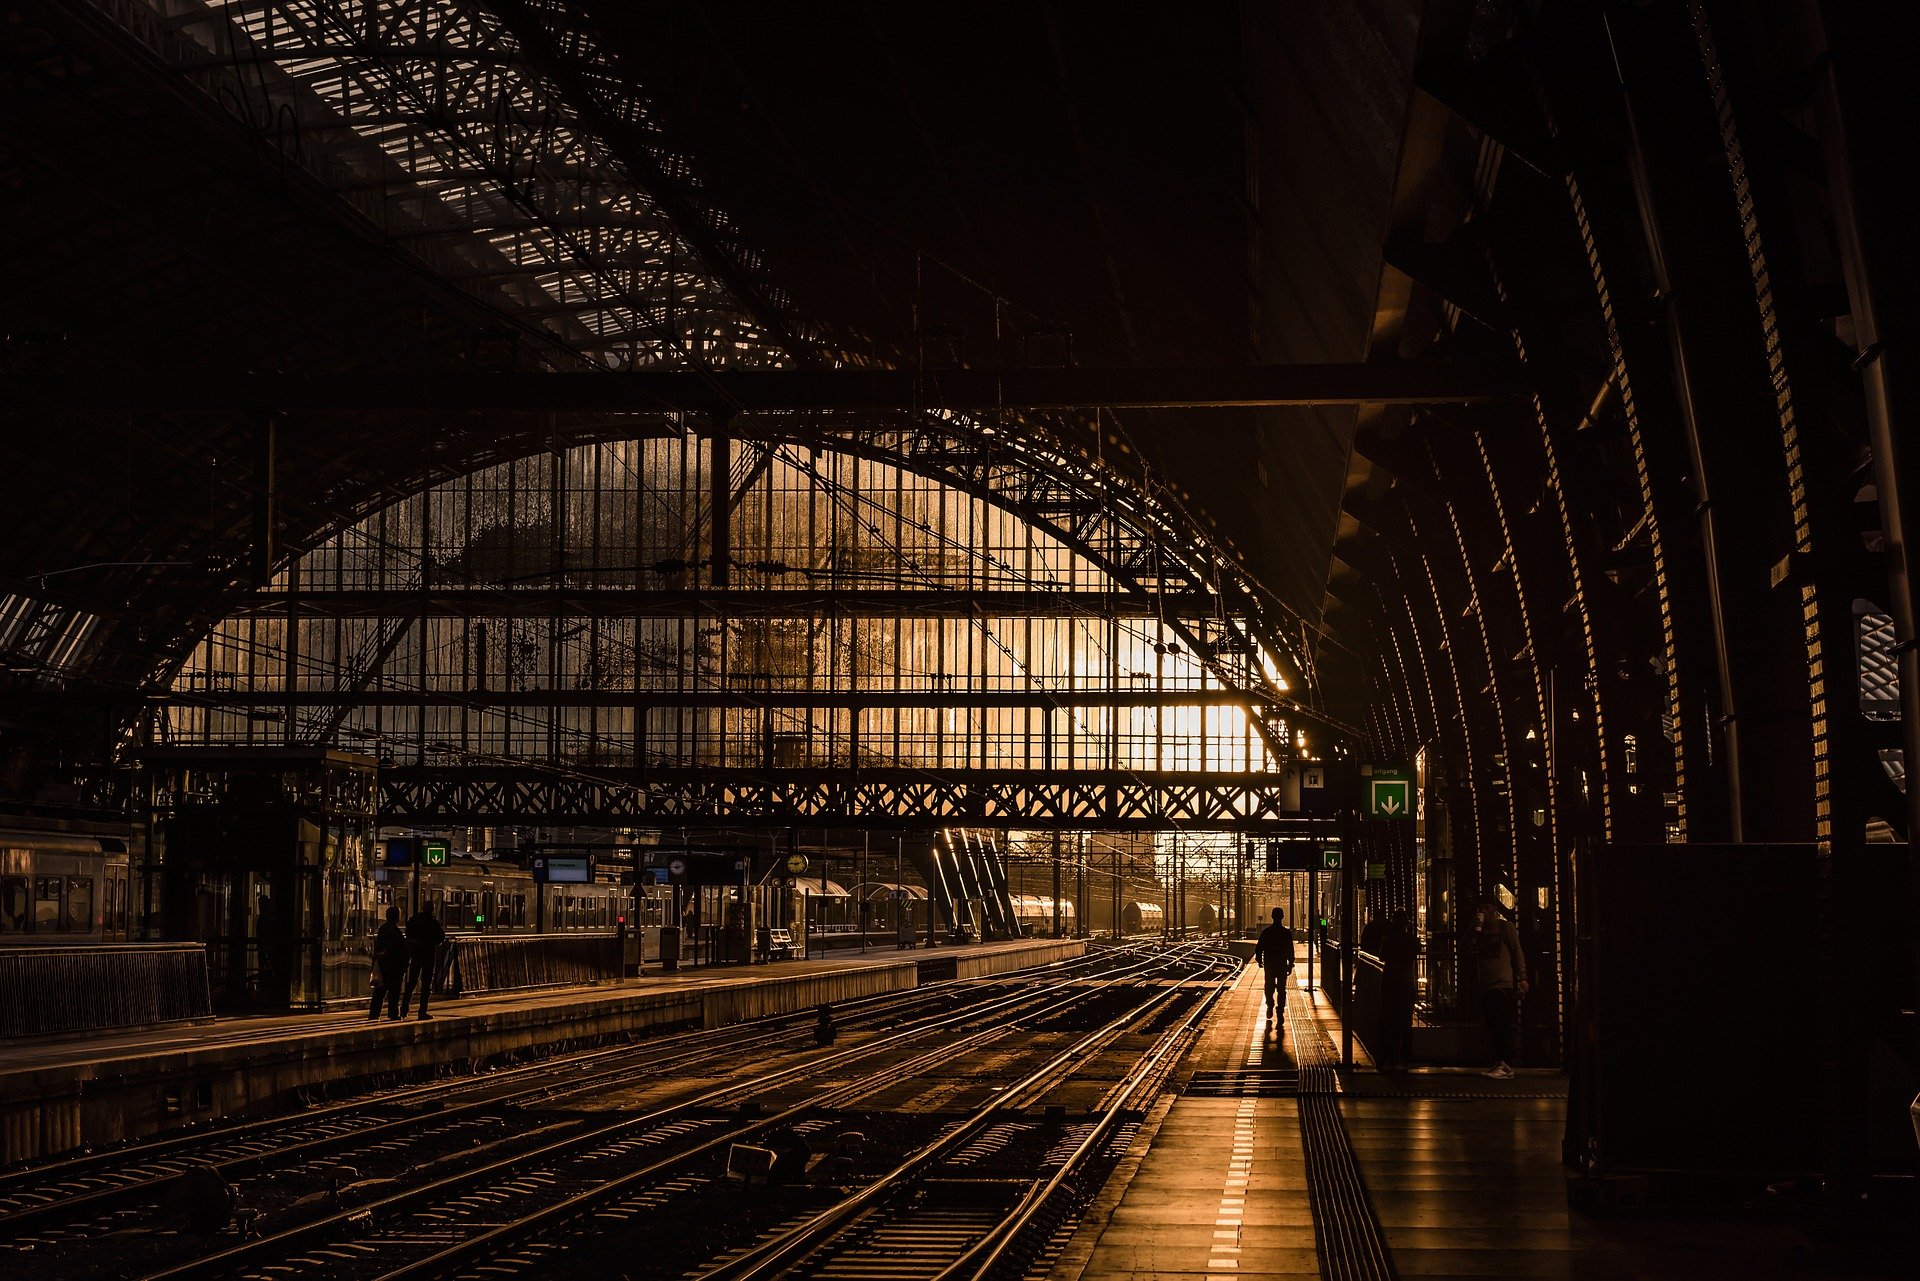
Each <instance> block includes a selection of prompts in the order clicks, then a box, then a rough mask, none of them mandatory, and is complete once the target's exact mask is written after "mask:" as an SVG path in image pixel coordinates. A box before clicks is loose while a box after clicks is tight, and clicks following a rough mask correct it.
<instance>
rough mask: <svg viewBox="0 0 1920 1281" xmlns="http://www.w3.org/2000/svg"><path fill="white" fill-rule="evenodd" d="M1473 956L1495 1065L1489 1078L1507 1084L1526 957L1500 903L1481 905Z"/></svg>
mask: <svg viewBox="0 0 1920 1281" xmlns="http://www.w3.org/2000/svg"><path fill="white" fill-rule="evenodd" d="M1473 955H1474V961H1475V963H1476V964H1477V966H1478V968H1479V971H1480V1013H1481V1015H1482V1016H1483V1017H1484V1018H1485V1019H1486V1021H1487V1035H1488V1037H1489V1038H1490V1039H1491V1040H1492V1042H1493V1066H1492V1067H1491V1068H1489V1069H1487V1075H1488V1076H1490V1077H1493V1078H1494V1079H1495V1080H1498V1081H1504V1080H1507V1079H1508V1078H1510V1077H1511V1076H1512V1075H1513V1060H1514V1049H1513V1033H1514V1026H1515V1024H1517V1023H1518V1022H1519V1021H1520V1004H1519V1002H1520V998H1521V997H1523V996H1525V995H1526V994H1527V958H1526V957H1525V956H1524V955H1523V954H1522V953H1521V951H1520V931H1518V930H1516V929H1515V928H1514V927H1513V922H1512V921H1509V920H1508V919H1507V918H1506V916H1505V915H1504V914H1502V912H1501V911H1500V905H1499V904H1498V903H1494V902H1491V901H1489V902H1486V903H1482V904H1481V905H1480V916H1479V920H1478V921H1476V922H1475V925H1474V932H1473Z"/></svg>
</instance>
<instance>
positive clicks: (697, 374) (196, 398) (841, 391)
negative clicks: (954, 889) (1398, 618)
mask: <svg viewBox="0 0 1920 1281" xmlns="http://www.w3.org/2000/svg"><path fill="white" fill-rule="evenodd" d="M1518 389H1519V387H1518V383H1517V381H1516V379H1515V376H1514V374H1513V372H1512V371H1511V370H1510V369H1508V368H1506V367H1503V366H1499V365H1489V364H1469V363H1465V362H1453V361H1444V360H1406V361H1394V360H1381V361H1372V362H1367V363H1357V364H1297V365H1220V366H1213V367H1204V368H1130V369H937V370H935V369H920V370H912V369H731V370H720V371H713V372H707V371H700V370H689V369H648V370H636V371H633V372H630V373H605V374H601V373H480V372H475V373H444V372H431V371H422V372H420V373H414V374H332V375H329V374H316V375H296V374H249V373H236V372H232V371H215V370H179V371H168V372H161V373H146V374H141V373H114V374H111V375H108V374H104V373H102V372H100V371H85V372H79V373H72V374H52V375H49V374H18V375H13V376H10V377H6V378H0V400H3V401H4V402H5V403H7V404H8V405H10V406H13V407H14V408H16V409H18V408H25V407H32V408H34V409H36V410H40V411H42V412H64V411H74V410H80V411H100V412H113V413H139V412H167V411H195V412H211V413H221V412H234V413H328V414H338V413H363V412H382V411H392V412H401V413H407V414H423V413H427V414H432V413H445V414H475V413H490V414H497V413H597V414H605V413H658V412H661V411H669V410H678V411H683V412H688V413H699V414H704V415H709V416H712V417H717V418H730V417H733V416H734V415H736V414H743V413H746V414H751V413H760V412H769V413H777V412H783V411H814V412H834V411H851V412H860V411H866V412H874V411H889V410H917V409H951V410H992V409H1093V408H1113V409H1202V408H1206V409H1234V408H1240V409H1244V408H1257V407H1264V406H1276V405H1360V404H1383V405H1432V404H1452V405H1457V404H1476V403H1481V402H1486V401H1494V400H1501V399H1505V398H1506V397H1508V396H1510V395H1513V394H1514V393H1515V392H1516V391H1517V390H1518Z"/></svg>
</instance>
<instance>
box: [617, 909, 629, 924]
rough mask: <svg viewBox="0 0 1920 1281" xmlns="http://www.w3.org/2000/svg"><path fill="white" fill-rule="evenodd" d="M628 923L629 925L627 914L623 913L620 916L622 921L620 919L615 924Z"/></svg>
mask: <svg viewBox="0 0 1920 1281" xmlns="http://www.w3.org/2000/svg"><path fill="white" fill-rule="evenodd" d="M626 923H627V914H626V913H625V912H622V913H621V914H620V919H619V920H618V921H616V922H615V924H617V925H625V924H626Z"/></svg>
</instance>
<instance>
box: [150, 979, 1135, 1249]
mask: <svg viewBox="0 0 1920 1281" xmlns="http://www.w3.org/2000/svg"><path fill="white" fill-rule="evenodd" d="M1150 964H1151V962H1150V961H1148V962H1142V963H1141V964H1139V965H1136V966H1133V967H1131V968H1129V969H1125V970H1122V971H1121V974H1120V975H1119V976H1116V977H1115V978H1114V979H1113V980H1110V981H1118V979H1119V977H1124V975H1125V974H1128V973H1131V972H1132V970H1134V969H1141V968H1146V967H1147V966H1149V965H1150ZM1079 981H1080V980H1078V979H1067V980H1064V981H1061V982H1058V983H1052V984H1048V985H1044V986H1039V987H1034V988H1030V989H1027V990H1025V991H1022V992H1019V993H1016V994H1013V995H1010V996H1005V997H1000V998H997V999H994V1000H989V1001H987V1002H985V1003H983V1004H981V1005H977V1006H970V1007H967V1008H966V1009H963V1010H960V1011H956V1012H954V1013H952V1014H947V1015H941V1016H938V1017H935V1018H930V1019H925V1020H921V1021H919V1022H916V1023H913V1024H909V1025H906V1026H903V1027H901V1028H899V1029H898V1030H897V1031H895V1032H892V1033H890V1034H887V1035H884V1036H881V1037H878V1038H876V1039H874V1040H872V1041H867V1042H863V1043H862V1044H861V1045H858V1046H854V1047H851V1048H849V1049H846V1050H842V1051H838V1052H835V1053H833V1054H828V1055H824V1056H818V1057H812V1058H809V1059H807V1060H805V1061H803V1062H801V1063H797V1064H793V1065H790V1066H788V1067H785V1068H781V1069H777V1070H775V1071H773V1072H768V1073H763V1074H761V1075H759V1076H756V1077H753V1078H749V1079H747V1080H745V1081H737V1082H733V1083H730V1084H727V1085H724V1086H720V1087H717V1088H715V1089H713V1090H708V1091H705V1092H703V1093H701V1094H698V1095H695V1096H693V1097H691V1098H687V1099H682V1100H680V1101H678V1102H676V1103H673V1104H669V1105H667V1106H665V1107H662V1108H658V1109H655V1110H654V1111H652V1112H649V1113H646V1114H645V1115H642V1116H639V1117H629V1118H625V1119H622V1120H619V1121H615V1122H611V1123H609V1124H606V1125H601V1126H596V1127H594V1128H593V1129H591V1130H586V1131H581V1132H578V1133H575V1134H571V1135H568V1136H567V1137H565V1138H563V1139H560V1140H558V1141H556V1142H554V1143H550V1144H547V1145H545V1146H543V1147H540V1148H536V1149H533V1150H531V1151H526V1152H519V1153H515V1154H513V1155H511V1156H507V1157H503V1158H501V1159H499V1160H496V1161H492V1162H489V1163H488V1164H486V1165H483V1166H481V1167H478V1168H476V1169H471V1170H465V1171H462V1172H459V1173H457V1174H452V1175H448V1176H446V1177H444V1178H440V1179H436V1180H433V1181H432V1182H430V1183H427V1184H424V1185H421V1186H419V1187H415V1188H409V1189H406V1190H404V1191H401V1192H396V1193H393V1194H391V1195H388V1196H385V1197H381V1198H379V1199H377V1200H373V1201H369V1202H365V1203H362V1204H360V1205H357V1206H353V1207H351V1208H347V1209H342V1210H340V1211H338V1212H336V1213H334V1214H330V1215H326V1216H323V1217H321V1218H318V1219H313V1220H309V1221H308V1222H306V1223H303V1224H297V1225H294V1226H292V1227H289V1228H287V1229H285V1230H283V1231H281V1232H277V1233H273V1234H270V1235H267V1236H263V1237H260V1238H257V1239H255V1240H252V1241H248V1242H243V1243H242V1244H240V1245H236V1246H233V1247H231V1248H229V1249H226V1250H222V1251H219V1252H217V1253H215V1254H211V1255H205V1256H202V1257H200V1258H197V1259H193V1260H189V1261H187V1262H184V1263H181V1264H178V1265H176V1266H174V1267H170V1268H167V1269H164V1270H162V1271H160V1272H156V1273H153V1274H150V1275H149V1276H148V1277H147V1278H146V1281H185V1279H186V1278H190V1277H191V1278H199V1277H207V1276H214V1275H220V1274H222V1273H224V1272H225V1271H227V1270H229V1269H231V1268H234V1267H238V1266H240V1265H242V1264H245V1263H247V1262H249V1261H252V1260H255V1259H257V1258H260V1257H262V1256H270V1257H278V1258H281V1259H284V1258H285V1257H286V1254H287V1252H288V1251H289V1250H291V1249H294V1248H297V1247H299V1246H301V1245H304V1244H305V1243H306V1242H308V1241H311V1240H313V1239H315V1238H318V1237H324V1236H325V1235H326V1234H327V1233H329V1232H330V1231H331V1230H333V1229H334V1228H337V1227H341V1226H344V1225H346V1224H348V1223H349V1222H351V1221H358V1220H363V1219H368V1218H371V1219H373V1220H378V1219H379V1218H380V1217H381V1216H383V1215H398V1214H402V1213H405V1212H407V1211H409V1210H411V1209H413V1208H414V1207H416V1206H419V1205H422V1204H427V1203H433V1202H436V1201H439V1200H440V1199H441V1198H443V1197H448V1196H450V1195H451V1194H453V1193H454V1192H455V1191H456V1190H457V1189H459V1188H460V1187H462V1186H463V1185H468V1184H473V1183H478V1182H480V1181H483V1180H485V1179H488V1178H491V1177H494V1176H498V1175H506V1174H509V1173H511V1172H512V1171H513V1170H514V1169H515V1168H517V1167H525V1166H528V1165H531V1164H534V1163H538V1162H544V1161H550V1160H555V1159H564V1158H565V1157H567V1156H568V1155H569V1154H574V1153H579V1152H582V1151H586V1150H591V1149H592V1148H593V1147H594V1146H595V1145H596V1144H602V1143H605V1142H607V1141H610V1140H617V1139H619V1138H621V1137H622V1136H624V1135H627V1134H631V1133H637V1132H644V1131H646V1130H648V1129H650V1128H657V1127H659V1126H661V1125H662V1124H664V1123H669V1122H672V1121H674V1120H677V1119H680V1118H683V1117H685V1116H686V1115H688V1114H691V1113H692V1112H694V1111H695V1110H696V1109H699V1108H703V1107H712V1106H718V1105H721V1104H724V1103H726V1102H728V1101H731V1100H736V1099H738V1098H739V1097H740V1096H742V1095H751V1094H753V1093H757V1092H759V1091H763V1090H765V1089H767V1088H768V1087H770V1086H773V1085H777V1084H782V1083H785V1082H788V1081H791V1080H793V1079H795V1078H801V1077H804V1076H805V1075H807V1074H809V1073H817V1072H819V1071H822V1070H824V1069H833V1068H839V1067H842V1066H844V1065H846V1064H849V1063H854V1062H858V1061H859V1060H861V1059H863V1058H869V1057H872V1056H873V1055H875V1054H878V1053H883V1052H885V1051H886V1050H888V1049H891V1048H893V1047H895V1046H896V1045H898V1044H900V1043H901V1042H903V1041H906V1040H908V1039H910V1038H913V1037H917V1036H921V1035H924V1034H925V1033H926V1032H928V1031H929V1030H935V1029H939V1028H943V1027H949V1026H954V1025H958V1024H964V1023H968V1022H972V1021H974V1020H977V1019H980V1018H982V1017H987V1016H990V1015H993V1014H996V1013H1000V1012H1002V1011H1004V1010H1008V1009H1012V1008H1014V1007H1017V1006H1020V1005H1024V1004H1030V1003H1032V1002H1034V1001H1037V1000H1044V999H1045V998H1046V997H1048V996H1050V995H1053V994H1056V993H1058V992H1061V991H1064V990H1066V989H1068V988H1071V987H1075V986H1077V985H1078V983H1079ZM1006 1031H1007V1029H1006V1028H1005V1027H993V1028H989V1029H987V1030H986V1031H984V1032H982V1033H979V1034H976V1036H974V1037H970V1038H967V1041H966V1042H963V1044H966V1043H970V1042H971V1041H972V1040H976V1039H988V1038H990V1037H996V1036H1000V1035H1004V1034H1005V1033H1006ZM951 1052H952V1047H946V1048H943V1049H942V1050H941V1051H939V1052H938V1053H937V1055H936V1056H924V1057H941V1056H945V1055H947V1054H950V1053H951ZM912 1063H913V1064H915V1065H918V1064H919V1063H920V1059H919V1058H916V1059H914V1060H912ZM896 1074H897V1072H896V1071H895V1070H889V1071H888V1072H887V1073H886V1074H885V1075H884V1077H883V1078H881V1079H882V1080H885V1079H891V1078H892V1077H893V1076H894V1075H896ZM873 1088H877V1086H876V1083H875V1078H869V1079H867V1080H863V1081H861V1082H858V1083H856V1084H855V1086H853V1087H840V1088H839V1089H836V1090H833V1091H829V1092H827V1094H826V1095H823V1096H821V1097H819V1098H816V1099H811V1100H809V1101H808V1102H807V1103H805V1104H803V1105H801V1108H802V1109H805V1108H813V1107H822V1106H830V1105H831V1104H832V1103H833V1102H834V1101H836V1100H838V1099H839V1097H840V1096H841V1095H842V1094H844V1093H845V1092H846V1091H847V1090H848V1089H854V1090H856V1091H858V1092H867V1091H869V1090H871V1089H873ZM791 1111H792V1110H789V1111H788V1112H783V1113H781V1114H779V1115H778V1116H777V1117H774V1118H769V1119H767V1120H759V1121H755V1122H752V1123H751V1124H748V1125H745V1126H740V1127H734V1128H732V1129H730V1130H729V1131H727V1132H726V1133H724V1134H722V1135H721V1136H719V1137H718V1138H716V1139H713V1140H710V1141H708V1142H705V1143H702V1144H699V1145H697V1146H696V1147H694V1148H691V1149H685V1150H682V1151H680V1152H678V1153H675V1154H674V1155H673V1156H671V1157H669V1158H667V1159H666V1160H665V1161H664V1162H661V1163H656V1165H653V1166H649V1167H648V1168H647V1170H645V1171H642V1172H640V1175H634V1176H627V1177H626V1178H623V1179H621V1180H618V1181H614V1182H610V1183H608V1184H606V1185H603V1187H602V1188H598V1189H595V1194H596V1195H595V1199H596V1200H598V1199H601V1198H600V1196H599V1195H598V1194H601V1193H606V1194H608V1195H610V1194H612V1193H611V1192H608V1191H607V1190H608V1189H616V1190H617V1189H618V1188H622V1187H624V1186H626V1185H627V1184H628V1183H629V1182H630V1181H631V1179H633V1178H638V1177H641V1176H646V1177H651V1176H652V1175H653V1174H656V1173H658V1172H659V1171H660V1169H663V1168H666V1167H667V1166H671V1165H672V1164H675V1163H677V1162H680V1161H684V1160H686V1159H689V1158H690V1157H691V1156H693V1155H696V1154H697V1153H700V1152H704V1151H706V1150H708V1149H709V1148H710V1147H711V1146H712V1145H713V1144H717V1143H720V1142H725V1141H730V1140H733V1139H738V1138H739V1137H741V1136H742V1135H745V1134H751V1133H754V1132H756V1131H759V1130H762V1129H765V1128H768V1126H769V1125H771V1124H774V1123H776V1122H777V1121H780V1120H784V1119H786V1117H787V1116H788V1115H790V1113H791ZM578 1199H580V1198H575V1199H574V1200H578ZM563 1204H571V1202H569V1203H563ZM534 1217H537V1216H529V1220H530V1219H532V1218H534ZM529 1220H522V1221H520V1222H519V1223H518V1224H516V1225H511V1226H522V1225H524V1224H526V1223H527V1222H528V1221H529ZM502 1231H504V1229H495V1230H494V1231H493V1232H490V1233H487V1234H485V1239H487V1240H492V1239H494V1237H495V1235H496V1234H497V1233H500V1232H502ZM478 1239H479V1238H476V1240H478ZM454 1249H455V1250H458V1249H459V1247H454ZM451 1252H452V1251H446V1252H443V1253H451ZM436 1257H438V1256H436ZM396 1275H398V1274H396Z"/></svg>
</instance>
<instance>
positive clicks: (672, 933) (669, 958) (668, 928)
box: [660, 925, 680, 973]
mask: <svg viewBox="0 0 1920 1281" xmlns="http://www.w3.org/2000/svg"><path fill="white" fill-rule="evenodd" d="M660 968H661V969H663V970H665V971H667V972H668V973H672V972H673V971H675V970H677V969H679V968H680V927H679V926H678V925H662V926H661V927H660Z"/></svg>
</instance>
